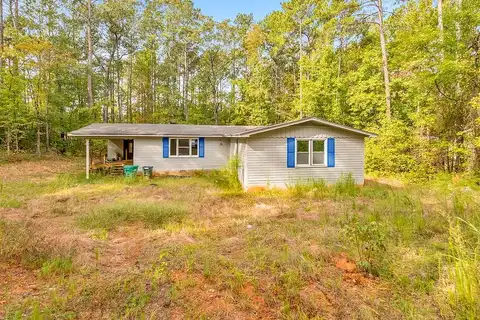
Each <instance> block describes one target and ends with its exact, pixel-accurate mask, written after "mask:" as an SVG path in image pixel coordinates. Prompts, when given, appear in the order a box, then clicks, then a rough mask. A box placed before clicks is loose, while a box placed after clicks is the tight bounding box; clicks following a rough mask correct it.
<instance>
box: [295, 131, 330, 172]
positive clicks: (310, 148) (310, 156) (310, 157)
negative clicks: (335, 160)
mask: <svg viewBox="0 0 480 320" xmlns="http://www.w3.org/2000/svg"><path fill="white" fill-rule="evenodd" d="M298 141H308V164H298V163H297V155H298V151H297V143H298ZM313 141H323V164H322V163H318V164H314V163H313V153H314V151H313ZM327 147H328V146H327V138H315V139H307V138H301V139H295V168H296V167H300V168H305V167H326V166H327Z"/></svg>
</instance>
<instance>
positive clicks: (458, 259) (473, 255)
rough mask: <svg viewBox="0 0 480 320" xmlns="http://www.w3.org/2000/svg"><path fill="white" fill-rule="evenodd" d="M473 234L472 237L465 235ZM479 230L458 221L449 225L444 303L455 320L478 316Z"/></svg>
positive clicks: (479, 295) (479, 291)
mask: <svg viewBox="0 0 480 320" xmlns="http://www.w3.org/2000/svg"><path fill="white" fill-rule="evenodd" d="M472 231H473V237H471V236H470V235H469V233H471V232H472ZM479 254H480V230H479V229H478V228H477V227H476V226H475V225H473V224H471V223H469V222H467V221H465V220H462V219H460V220H459V221H456V222H452V223H450V227H449V246H448V255H447V257H446V259H447V261H448V264H447V272H446V274H445V275H444V277H445V279H444V281H445V282H446V284H445V285H446V291H447V300H448V302H449V304H450V308H451V309H452V311H453V312H454V314H455V315H456V317H457V318H458V319H476V318H478V317H479V315H480V306H479V304H478V301H479V299H480V277H479V272H480V259H479Z"/></svg>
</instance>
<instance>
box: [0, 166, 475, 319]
mask: <svg viewBox="0 0 480 320" xmlns="http://www.w3.org/2000/svg"><path fill="white" fill-rule="evenodd" d="M55 161H57V160H55ZM55 161H53V162H46V163H43V164H42V165H41V166H38V165H39V164H38V161H35V162H21V163H19V164H14V165H8V166H10V167H9V168H10V169H12V170H13V169H14V168H16V167H15V166H16V165H22V166H24V167H28V169H27V170H26V172H28V173H26V174H24V175H19V176H17V177H16V179H11V178H10V177H9V178H8V180H3V189H2V193H0V199H4V202H0V245H1V246H0V272H2V275H5V276H4V277H1V279H0V288H1V289H0V317H6V318H7V319H16V318H22V317H31V318H42V317H43V318H61V319H63V318H80V319H92V318H95V319H97V318H131V319H136V318H142V317H145V318H152V319H184V318H193V319H199V318H213V319H278V318H284V319H308V318H315V317H316V318H318V319H347V318H348V319H372V318H379V319H381V318H386V317H388V318H391V319H400V318H437V317H438V316H439V315H441V316H442V317H445V318H449V317H455V313H456V312H455V309H454V308H453V307H452V306H451V305H450V304H449V301H456V300H455V299H453V298H452V296H451V295H450V294H449V293H448V287H446V286H447V285H448V286H452V285H454V284H452V281H454V280H455V278H454V277H449V275H455V273H454V271H455V269H448V268H449V267H450V266H453V267H454V264H450V263H449V262H448V259H446V258H445V257H446V256H447V254H448V245H449V239H450V241H452V240H451V238H452V237H451V236H450V235H449V234H450V233H449V229H448V219H449V218H448V217H449V215H450V214H451V212H452V211H455V212H457V213H459V214H461V215H462V217H463V218H465V219H466V220H469V221H471V220H472V219H473V220H474V218H475V214H474V211H475V210H476V207H474V204H473V203H475V202H473V203H472V198H465V199H464V198H461V199H460V198H459V197H457V198H455V200H454V201H453V202H452V201H451V199H450V200H447V201H446V200H445V198H444V197H443V196H439V194H436V193H433V192H430V190H424V189H422V188H414V187H412V188H410V189H408V190H407V189H405V188H402V189H392V188H391V187H389V186H382V185H377V184H375V185H370V186H368V187H365V188H358V187H356V186H354V185H352V183H351V181H350V180H348V177H346V178H345V180H344V181H342V182H341V183H339V184H338V185H337V186H335V187H333V188H329V187H326V186H325V185H324V184H323V183H321V182H318V181H309V182H307V183H301V184H298V185H294V186H291V188H290V190H288V191H280V190H265V191H259V192H255V193H243V192H238V191H234V192H231V191H229V190H224V189H221V188H219V187H218V185H217V184H215V181H216V180H218V176H216V175H212V174H209V175H206V176H201V175H200V176H198V177H194V178H167V177H159V178H154V179H153V180H143V179H137V180H136V181H124V180H123V179H121V178H108V177H93V179H92V180H91V181H89V182H88V183H87V182H86V181H85V180H84V179H82V177H81V171H80V169H74V168H79V166H80V165H79V164H78V163H73V164H71V163H69V164H67V162H69V161H70V160H68V161H66V160H62V159H58V161H60V162H62V163H63V164H64V167H63V169H58V168H61V166H59V163H57V162H55ZM45 166H47V167H48V166H52V168H51V169H45ZM35 168H37V169H35ZM15 170H20V169H18V168H16V169H15ZM35 170H40V171H41V172H42V173H41V174H40V175H41V177H42V178H41V181H39V180H38V176H39V174H37V173H36V172H35ZM62 170H65V171H68V172H69V173H64V172H62ZM72 170H73V172H71V171H72ZM77 172H78V173H77ZM475 192H476V191H472V194H473V197H474V198H475V197H476V196H477V194H476V193H475ZM5 199H15V200H10V201H16V202H14V204H15V205H12V203H11V202H7V201H5ZM475 199H476V198H475ZM475 201H476V200H475ZM474 235H475V233H474V232H473V233H472V235H471V236H474ZM468 239H471V238H468ZM468 239H465V238H462V241H463V242H462V243H467V242H466V241H467V240H468ZM469 243H470V242H469ZM455 254H457V255H459V254H460V253H458V252H455ZM462 258H464V259H467V258H468V256H462ZM439 266H441V268H442V270H439ZM474 266H475V262H469V267H470V268H471V267H474ZM449 270H450V271H449ZM452 270H453V271H452ZM372 274H373V275H372ZM443 274H445V275H446V276H445V278H442V275H443ZM469 298H470V299H471V298H472V296H471V295H470V296H469ZM452 299H453V300H452ZM469 312H470V313H469ZM465 314H466V315H470V314H472V313H471V310H470V309H468V310H466V311H465Z"/></svg>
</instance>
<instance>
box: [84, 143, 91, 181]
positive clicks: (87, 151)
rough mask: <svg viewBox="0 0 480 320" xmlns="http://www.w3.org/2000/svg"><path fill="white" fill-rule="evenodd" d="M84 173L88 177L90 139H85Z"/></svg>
mask: <svg viewBox="0 0 480 320" xmlns="http://www.w3.org/2000/svg"><path fill="white" fill-rule="evenodd" d="M85 149H86V150H85V153H86V155H85V174H86V177H87V179H90V139H86V140H85Z"/></svg>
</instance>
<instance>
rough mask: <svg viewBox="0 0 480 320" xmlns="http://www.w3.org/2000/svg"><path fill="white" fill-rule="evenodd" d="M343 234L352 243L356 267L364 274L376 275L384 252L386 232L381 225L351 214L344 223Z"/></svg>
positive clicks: (380, 266)
mask: <svg viewBox="0 0 480 320" xmlns="http://www.w3.org/2000/svg"><path fill="white" fill-rule="evenodd" d="M343 231H344V234H345V235H346V237H347V238H348V239H349V240H350V241H351V242H352V243H353V245H354V247H355V248H356V253H357V255H358V258H359V260H358V263H357V264H358V265H359V266H360V267H361V268H362V269H363V270H365V271H366V272H369V273H372V274H375V275H378V274H379V271H380V269H381V268H382V267H383V266H382V260H383V253H384V252H385V250H386V239H385V238H386V231H385V227H384V226H383V224H382V223H380V222H378V221H375V220H371V219H368V218H363V217H360V216H359V215H357V214H353V215H352V216H351V217H349V218H348V220H347V221H346V223H345V225H344V228H343Z"/></svg>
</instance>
